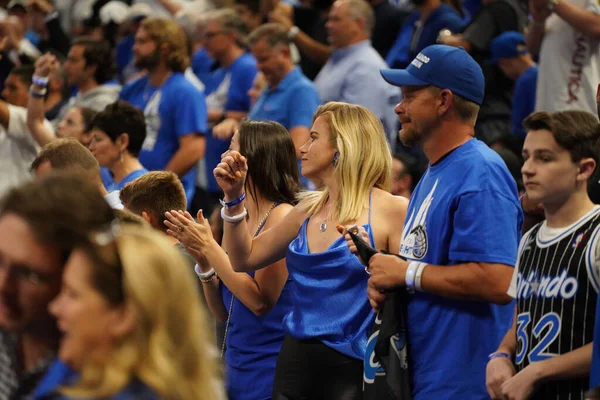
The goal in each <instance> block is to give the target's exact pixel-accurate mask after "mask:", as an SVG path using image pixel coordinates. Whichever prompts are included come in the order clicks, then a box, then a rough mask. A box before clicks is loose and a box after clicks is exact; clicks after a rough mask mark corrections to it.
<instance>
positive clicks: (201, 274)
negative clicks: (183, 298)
mask: <svg viewBox="0 0 600 400" xmlns="http://www.w3.org/2000/svg"><path fill="white" fill-rule="evenodd" d="M194 272H196V275H198V278H200V279H208V278H210V277H211V276H213V275H214V274H216V273H217V272H216V271H215V269H214V268H211V269H210V271H208V272H202V270H201V269H200V266H199V265H198V264H196V265H194Z"/></svg>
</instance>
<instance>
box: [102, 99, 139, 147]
mask: <svg viewBox="0 0 600 400" xmlns="http://www.w3.org/2000/svg"><path fill="white" fill-rule="evenodd" d="M91 125H92V128H97V129H100V130H101V131H103V132H104V133H106V135H107V136H108V137H109V138H110V139H111V140H112V141H113V142H115V141H116V140H117V138H118V137H119V136H121V135H122V134H124V133H126V134H127V135H128V136H129V145H128V146H127V151H128V152H129V153H131V155H132V156H134V157H137V156H139V154H140V151H141V150H142V145H143V144H144V140H146V121H145V118H144V112H143V111H142V110H141V109H139V108H137V107H135V106H133V105H131V104H129V103H128V102H126V101H124V100H117V101H115V102H114V103H111V104H109V105H107V106H106V107H105V108H104V110H102V111H100V112H99V113H98V114H96V116H95V117H94V119H93V120H92V122H91Z"/></svg>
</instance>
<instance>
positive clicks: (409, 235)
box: [400, 180, 439, 260]
mask: <svg viewBox="0 0 600 400" xmlns="http://www.w3.org/2000/svg"><path fill="white" fill-rule="evenodd" d="M438 182H439V180H436V181H435V183H434V184H433V187H432V188H431V191H430V192H429V194H428V195H427V197H425V199H424V200H423V202H422V203H421V205H420V206H419V209H418V211H417V215H416V216H415V214H414V211H413V212H412V213H411V215H410V217H409V218H408V221H407V222H406V224H405V225H404V231H403V233H402V242H401V243H400V255H401V256H403V257H406V258H410V259H417V260H421V259H422V258H423V257H425V255H427V250H428V247H429V243H428V240H427V225H426V221H427V213H428V212H429V208H430V207H431V203H432V202H433V193H434V192H435V189H436V188H437V185H438Z"/></svg>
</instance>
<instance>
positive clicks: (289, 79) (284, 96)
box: [248, 67, 321, 187]
mask: <svg viewBox="0 0 600 400" xmlns="http://www.w3.org/2000/svg"><path fill="white" fill-rule="evenodd" d="M319 104H321V100H320V99H319V94H318V93H317V89H316V88H315V85H314V84H313V83H312V81H310V80H309V79H308V78H307V77H306V76H304V75H303V74H302V71H301V70H300V68H298V67H296V68H294V69H293V70H292V71H291V72H290V73H289V74H287V75H286V76H285V77H284V78H283V79H282V80H281V82H279V85H277V87H276V88H273V89H272V88H270V87H269V86H267V88H266V89H265V90H263V92H262V93H261V94H260V96H259V97H258V100H257V101H256V104H254V107H252V109H251V110H250V112H249V113H248V118H249V119H254V120H266V121H275V122H279V123H280V124H281V125H283V126H284V127H285V129H287V130H288V131H289V130H291V129H292V128H295V127H297V126H305V127H307V128H309V129H310V127H311V125H312V118H313V115H314V114H315V112H316V111H317V108H318V107H319ZM298 171H299V172H300V179H301V182H302V185H304V186H305V187H308V186H309V182H308V180H307V179H306V178H304V176H302V164H301V162H300V160H298Z"/></svg>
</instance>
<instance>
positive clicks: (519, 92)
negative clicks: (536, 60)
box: [512, 66, 538, 140]
mask: <svg viewBox="0 0 600 400" xmlns="http://www.w3.org/2000/svg"><path fill="white" fill-rule="evenodd" d="M537 74H538V67H537V66H533V67H529V68H528V69H527V70H526V71H525V72H524V73H523V74H522V75H521V76H520V77H519V78H518V79H517V81H516V82H515V91H514V95H513V102H512V133H513V135H517V136H518V137H520V138H521V139H523V140H524V139H525V136H526V135H527V132H526V131H525V128H523V120H524V119H525V118H527V116H528V115H529V114H531V113H532V112H534V111H535V90H536V87H537Z"/></svg>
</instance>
